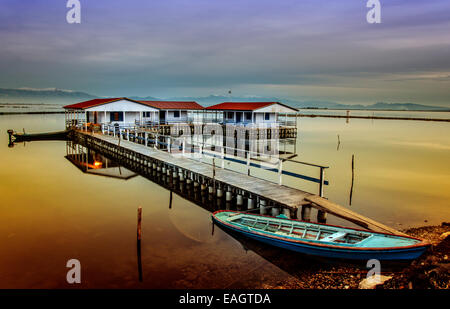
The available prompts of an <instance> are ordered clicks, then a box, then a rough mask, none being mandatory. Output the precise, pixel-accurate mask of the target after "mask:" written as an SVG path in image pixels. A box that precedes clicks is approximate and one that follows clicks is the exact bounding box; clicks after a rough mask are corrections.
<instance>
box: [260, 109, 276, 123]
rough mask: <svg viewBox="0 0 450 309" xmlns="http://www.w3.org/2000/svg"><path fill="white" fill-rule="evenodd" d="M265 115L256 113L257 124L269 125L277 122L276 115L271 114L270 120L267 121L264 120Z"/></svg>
mask: <svg viewBox="0 0 450 309" xmlns="http://www.w3.org/2000/svg"><path fill="white" fill-rule="evenodd" d="M264 114H265V113H260V112H255V123H269V122H275V121H276V114H275V113H269V116H270V118H269V120H265V118H264Z"/></svg>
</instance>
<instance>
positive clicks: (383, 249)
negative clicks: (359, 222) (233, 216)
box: [212, 210, 431, 251]
mask: <svg viewBox="0 0 450 309" xmlns="http://www.w3.org/2000/svg"><path fill="white" fill-rule="evenodd" d="M222 212H229V213H238V214H244V215H251V216H257V217H265V218H272V219H274V218H275V217H271V216H268V215H261V214H249V213H245V212H242V211H233V210H218V211H215V212H214V213H213V214H212V216H213V218H214V219H215V220H217V221H219V222H220V223H222V224H224V225H227V226H229V227H232V228H234V229H238V230H241V231H243V232H247V233H253V234H257V235H261V236H265V237H269V238H275V239H279V240H283V241H287V242H291V243H300V244H306V245H309V246H313V247H314V246H315V247H327V248H335V249H346V250H354V251H387V250H401V249H414V248H419V247H429V246H431V243H429V242H428V241H426V240H424V239H420V238H417V237H413V236H409V235H406V236H403V235H396V234H391V233H383V232H373V231H369V230H363V229H358V228H349V227H344V226H340V225H332V224H326V223H312V222H308V221H303V220H298V219H284V218H278V219H283V220H289V221H297V222H302V223H308V224H316V225H319V226H320V225H325V226H330V227H338V228H343V229H350V230H355V231H361V232H369V233H373V234H381V235H388V236H397V237H404V238H410V239H414V240H418V241H420V242H419V243H417V244H414V245H409V246H396V247H367V248H362V247H346V246H339V245H329V244H324V243H317V242H310V241H304V240H299V239H290V238H285V237H279V236H275V235H273V236H272V235H270V234H267V233H261V232H258V231H254V230H244V229H243V228H241V227H239V226H236V225H233V224H230V223H228V222H225V221H223V220H221V219H219V218H217V217H216V214H218V213H222Z"/></svg>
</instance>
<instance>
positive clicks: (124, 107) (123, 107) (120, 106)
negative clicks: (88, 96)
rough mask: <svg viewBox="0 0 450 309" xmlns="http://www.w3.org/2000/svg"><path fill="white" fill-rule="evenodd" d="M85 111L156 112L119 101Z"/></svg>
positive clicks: (125, 101)
mask: <svg viewBox="0 0 450 309" xmlns="http://www.w3.org/2000/svg"><path fill="white" fill-rule="evenodd" d="M86 111H98V112H104V111H107V112H151V111H158V109H156V108H154V107H150V106H147V105H144V104H139V103H136V102H132V101H128V100H119V101H116V102H111V103H106V104H102V105H97V106H93V107H90V108H87V109H86Z"/></svg>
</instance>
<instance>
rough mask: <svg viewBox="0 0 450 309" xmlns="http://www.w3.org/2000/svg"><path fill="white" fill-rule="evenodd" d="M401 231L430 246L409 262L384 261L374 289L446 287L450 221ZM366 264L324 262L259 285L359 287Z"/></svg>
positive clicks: (447, 285) (316, 287) (449, 265)
mask: <svg viewBox="0 0 450 309" xmlns="http://www.w3.org/2000/svg"><path fill="white" fill-rule="evenodd" d="M403 232H405V233H407V234H408V235H411V236H414V237H418V238H422V239H426V240H428V241H430V242H431V244H432V247H431V248H430V249H429V250H428V251H427V252H426V253H425V254H423V255H422V256H421V257H420V258H419V259H417V260H415V261H413V262H410V263H388V264H386V263H383V264H382V265H381V275H382V276H383V279H384V280H385V281H384V280H383V281H384V283H382V284H379V285H376V286H375V285H372V286H370V288H376V289H448V288H449V282H450V276H449V270H450V263H449V255H450V223H442V224H441V225H439V226H425V227H420V228H411V229H407V230H404V231H403ZM367 272H368V269H367V268H366V265H365V264H353V265H349V264H345V263H342V264H340V263H337V264H324V263H319V264H318V265H316V266H311V267H310V269H308V270H305V269H302V270H301V271H299V272H298V273H291V274H292V275H293V277H292V278H291V279H289V280H287V281H286V282H277V283H269V282H266V283H265V284H263V285H262V286H261V288H272V289H273V288H278V289H358V288H362V284H361V282H362V281H363V280H364V279H366V276H367ZM366 288H367V286H366Z"/></svg>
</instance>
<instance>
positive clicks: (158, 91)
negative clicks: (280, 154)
mask: <svg viewBox="0 0 450 309" xmlns="http://www.w3.org/2000/svg"><path fill="white" fill-rule="evenodd" d="M80 2H81V8H82V9H81V24H68V23H67V21H66V14H67V12H68V10H69V9H68V8H66V3H67V1H66V0H34V1H17V0H0V5H1V9H0V72H1V74H0V88H20V87H32V88H49V87H57V88H61V89H73V90H79V91H86V92H89V93H92V94H95V95H99V96H133V95H137V96H147V95H149V96H156V97H162V98H164V97H173V96H207V95H209V94H226V93H227V91H228V89H232V91H233V95H236V96H238V95H239V96H245V95H249V96H277V97H284V98H291V99H298V100H311V99H315V100H328V101H334V102H341V103H349V104H352V103H363V104H367V103H374V102H377V101H386V102H413V103H420V104H430V105H442V106H450V90H449V89H450V18H449V17H450V2H449V1H448V0H428V1H422V0H390V1H387V0H384V1H383V0H381V1H380V2H381V6H382V7H381V19H382V23H381V24H369V23H367V21H366V14H367V12H368V11H369V8H367V7H366V2H367V0H339V1H338V0H336V1H325V0H322V1H318V0H141V1H138V0H135V1H132V0H130V1H123V0H80Z"/></svg>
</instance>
